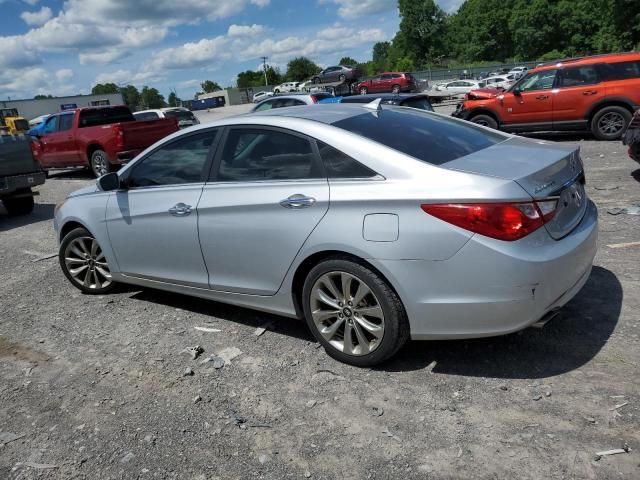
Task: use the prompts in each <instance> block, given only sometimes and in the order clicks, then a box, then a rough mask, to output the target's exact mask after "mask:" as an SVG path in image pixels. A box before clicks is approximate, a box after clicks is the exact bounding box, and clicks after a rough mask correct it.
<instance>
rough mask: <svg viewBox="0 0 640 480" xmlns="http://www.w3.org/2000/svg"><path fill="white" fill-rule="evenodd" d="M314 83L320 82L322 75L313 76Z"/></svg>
mask: <svg viewBox="0 0 640 480" xmlns="http://www.w3.org/2000/svg"><path fill="white" fill-rule="evenodd" d="M313 83H314V84H316V85H317V84H319V83H320V77H313Z"/></svg>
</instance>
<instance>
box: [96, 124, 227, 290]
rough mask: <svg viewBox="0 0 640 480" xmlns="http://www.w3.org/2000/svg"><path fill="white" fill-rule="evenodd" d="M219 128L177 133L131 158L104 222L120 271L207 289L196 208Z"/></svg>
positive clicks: (206, 275) (108, 204)
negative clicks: (139, 156) (125, 186)
mask: <svg viewBox="0 0 640 480" xmlns="http://www.w3.org/2000/svg"><path fill="white" fill-rule="evenodd" d="M218 133H219V129H215V128H213V129H209V130H206V131H201V130H200V131H198V132H194V133H191V134H188V135H183V136H180V137H179V138H177V139H174V140H172V141H171V142H169V143H167V144H164V145H162V146H161V147H159V148H157V149H155V150H154V151H152V152H150V153H149V154H147V155H146V156H145V157H144V158H142V159H140V160H139V161H137V162H136V164H135V165H133V166H132V167H131V169H130V170H128V171H127V172H125V174H124V175H123V178H124V179H125V182H127V184H128V185H129V188H128V189H126V190H118V191H117V192H115V193H114V194H112V195H111V196H110V197H109V201H108V203H107V212H106V222H107V229H108V232H109V238H110V240H111V244H112V246H113V250H114V251H115V252H116V259H117V261H118V265H119V267H120V271H121V272H122V273H124V274H126V275H129V276H133V277H140V278H145V279H148V280H155V281H161V282H168V283H176V284H181V285H190V286H196V287H201V288H208V282H209V276H208V273H207V269H206V267H205V265H204V260H203V259H202V253H201V251H200V241H199V239H198V214H197V211H196V208H197V205H198V201H199V200H200V195H201V193H202V187H203V186H204V182H205V180H206V177H207V175H208V172H209V167H210V165H211V159H212V156H213V149H214V148H215V140H216V135H217V134H218Z"/></svg>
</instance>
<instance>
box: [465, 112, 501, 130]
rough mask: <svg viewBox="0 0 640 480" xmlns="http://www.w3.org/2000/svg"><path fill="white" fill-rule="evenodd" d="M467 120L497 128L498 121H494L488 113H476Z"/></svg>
mask: <svg viewBox="0 0 640 480" xmlns="http://www.w3.org/2000/svg"><path fill="white" fill-rule="evenodd" d="M469 121H471V122H473V123H477V124H478V125H482V126H485V127H489V128H494V129H497V128H498V122H496V120H495V118H493V117H492V116H490V115H476V116H474V117H471V118H470V119H469Z"/></svg>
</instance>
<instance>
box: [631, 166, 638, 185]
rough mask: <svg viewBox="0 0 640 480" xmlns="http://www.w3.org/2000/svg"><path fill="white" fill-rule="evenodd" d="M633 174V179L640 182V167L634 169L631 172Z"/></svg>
mask: <svg viewBox="0 0 640 480" xmlns="http://www.w3.org/2000/svg"><path fill="white" fill-rule="evenodd" d="M631 176H632V177H633V179H634V180H635V181H636V182H640V168H638V169H636V170H634V171H633V172H631Z"/></svg>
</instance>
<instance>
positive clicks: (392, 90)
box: [391, 85, 400, 95]
mask: <svg viewBox="0 0 640 480" xmlns="http://www.w3.org/2000/svg"><path fill="white" fill-rule="evenodd" d="M391 93H395V94H396V95H397V94H398V93H400V85H394V86H393V87H391Z"/></svg>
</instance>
